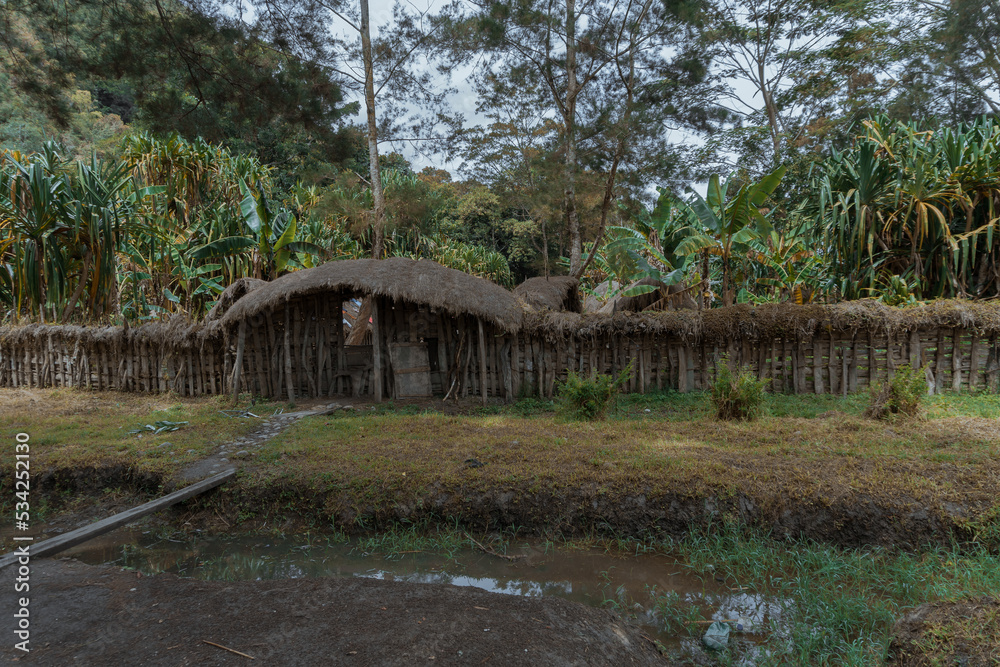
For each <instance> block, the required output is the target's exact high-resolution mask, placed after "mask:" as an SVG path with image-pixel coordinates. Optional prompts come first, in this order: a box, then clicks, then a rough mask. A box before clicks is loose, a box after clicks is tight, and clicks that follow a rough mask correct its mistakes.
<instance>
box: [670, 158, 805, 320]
mask: <svg viewBox="0 0 1000 667" xmlns="http://www.w3.org/2000/svg"><path fill="white" fill-rule="evenodd" d="M784 174H785V167H784V166H781V167H778V168H777V169H775V170H774V171H772V172H771V173H770V174H767V175H766V176H764V177H763V178H761V179H760V180H759V181H757V182H756V183H745V184H743V185H742V186H740V188H739V189H738V190H737V191H736V194H735V195H733V196H732V197H731V198H729V199H727V198H726V194H727V191H728V190H729V189H730V187H729V186H730V184H731V183H732V182H733V177H732V176H730V177H729V179H728V180H727V181H726V182H725V183H723V182H722V181H721V179H720V178H719V175H718V174H713V175H712V177H711V178H710V179H709V181H708V192H707V193H706V195H707V196H706V197H704V198H703V197H702V196H701V195H700V194H698V193H697V192H694V193H693V198H692V200H691V201H690V202H689V203H688V204H687V206H689V207H690V208H691V210H693V211H694V213H695V216H697V220H698V224H696V225H692V226H690V227H688V228H687V229H685V230H682V231H681V232H680V234H681V235H682V236H683V237H684V238H683V239H682V240H681V241H680V242H679V243H678V244H677V248H676V253H677V254H678V255H699V256H701V257H702V258H703V259H704V260H707V257H708V256H709V255H715V256H717V257H719V258H720V259H721V260H722V301H723V305H725V306H731V305H733V297H734V294H735V290H734V289H733V288H732V287H731V283H732V266H731V263H732V259H733V257H734V255H735V254H736V252H737V250H741V251H742V250H743V249H745V248H747V247H748V244H749V242H750V241H751V240H752V239H755V238H758V237H761V236H764V235H766V234H770V233H771V232H772V231H773V229H774V228H773V227H772V226H771V223H770V222H769V221H768V219H767V218H768V216H767V215H765V214H764V213H763V212H762V211H761V207H762V206H763V205H764V202H765V201H766V200H767V198H768V196H769V195H770V194H771V193H772V192H774V189H775V188H776V187H778V184H779V183H780V182H781V177H782V176H784Z"/></svg>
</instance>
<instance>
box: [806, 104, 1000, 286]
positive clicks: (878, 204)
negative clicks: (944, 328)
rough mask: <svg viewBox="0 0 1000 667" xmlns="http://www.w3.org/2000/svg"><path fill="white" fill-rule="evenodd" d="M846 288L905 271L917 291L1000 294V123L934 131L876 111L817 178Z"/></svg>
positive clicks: (821, 214)
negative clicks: (998, 234)
mask: <svg viewBox="0 0 1000 667" xmlns="http://www.w3.org/2000/svg"><path fill="white" fill-rule="evenodd" d="M815 186H816V188H817V190H818V191H819V206H818V212H817V224H818V227H819V228H820V229H821V230H822V232H823V235H824V239H825V242H824V245H825V249H824V250H825V253H826V255H827V257H828V258H829V261H830V263H831V265H832V267H834V268H835V269H836V270H837V271H838V273H839V277H840V278H841V281H842V283H843V284H844V286H845V293H844V296H845V297H848V298H852V297H859V296H869V295H873V296H877V295H878V294H879V292H880V291H881V290H882V289H884V286H885V285H887V284H889V282H888V281H889V280H890V278H891V276H898V275H902V274H904V273H912V279H913V281H914V286H915V291H916V292H917V295H918V297H919V298H927V297H942V296H972V297H987V296H996V295H998V294H1000V244H998V243H997V238H996V232H997V231H998V227H1000V123H998V122H997V121H996V120H987V119H983V120H980V121H978V122H976V123H973V124H971V125H963V126H959V127H958V128H955V129H944V130H941V131H938V132H929V131H921V130H919V129H918V128H917V127H916V126H915V125H914V124H912V123H911V124H903V123H891V122H890V121H889V120H888V119H886V118H881V117H880V118H875V119H873V120H870V121H867V122H865V124H864V131H863V132H862V134H861V135H860V136H859V137H857V139H856V140H855V144H854V146H852V147H851V148H850V149H848V150H845V151H842V152H835V153H834V154H833V156H832V158H831V159H830V160H829V161H828V164H827V165H826V168H825V170H824V171H823V173H821V174H820V175H819V177H818V178H817V179H816V182H815Z"/></svg>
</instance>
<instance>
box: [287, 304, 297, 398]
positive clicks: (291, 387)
mask: <svg viewBox="0 0 1000 667" xmlns="http://www.w3.org/2000/svg"><path fill="white" fill-rule="evenodd" d="M291 308H292V306H291V304H289V303H288V302H286V303H285V383H286V384H287V385H288V402H289V403H294V402H295V379H294V376H293V375H292V341H291V337H292V332H291V326H289V317H290V315H291V314H290V313H289V312H288V311H289V310H291Z"/></svg>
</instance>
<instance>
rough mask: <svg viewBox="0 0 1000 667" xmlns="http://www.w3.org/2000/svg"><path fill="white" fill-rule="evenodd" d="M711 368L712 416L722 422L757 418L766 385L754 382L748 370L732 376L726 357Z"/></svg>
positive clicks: (739, 371)
mask: <svg viewBox="0 0 1000 667" xmlns="http://www.w3.org/2000/svg"><path fill="white" fill-rule="evenodd" d="M715 368H716V377H715V382H713V383H712V387H711V396H712V404H713V405H715V414H716V416H717V417H718V418H719V419H723V420H726V421H752V420H754V419H756V418H757V417H759V416H760V414H761V412H762V410H763V407H764V393H765V391H764V390H765V387H767V381H766V380H758V379H757V377H756V376H754V374H753V371H752V370H751V369H750V368H749V367H747V368H741V369H739V370H737V371H736V373H735V374H734V373H733V371H732V369H731V368H730V365H729V358H728V357H727V356H723V357H722V358H720V359H719V362H718V363H717V364H716V366H715Z"/></svg>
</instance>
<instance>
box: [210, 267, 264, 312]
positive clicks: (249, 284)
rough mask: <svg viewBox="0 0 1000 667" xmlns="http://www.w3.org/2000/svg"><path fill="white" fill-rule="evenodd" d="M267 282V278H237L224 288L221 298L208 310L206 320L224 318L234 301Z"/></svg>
mask: <svg viewBox="0 0 1000 667" xmlns="http://www.w3.org/2000/svg"><path fill="white" fill-rule="evenodd" d="M266 284H267V281H266V280H261V279H259V278H239V279H237V280H236V281H235V282H234V283H233V284H232V285H230V286H229V287H227V288H226V289H225V290H223V292H222V294H220V295H219V299H218V300H217V301H216V302H215V305H214V306H212V310H210V311H208V315H206V316H205V321H206V322H212V321H214V320H219V319H222V316H223V315H225V314H226V312H227V311H228V310H229V309H230V308H231V307H232V305H233V304H234V303H236V302H237V301H239V300H240V299H242V298H243V297H244V296H246V295H247V294H249V293H250V292H252V291H254V290H255V289H257V288H258V287H262V286H264V285H266Z"/></svg>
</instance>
